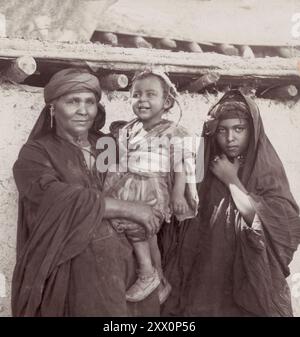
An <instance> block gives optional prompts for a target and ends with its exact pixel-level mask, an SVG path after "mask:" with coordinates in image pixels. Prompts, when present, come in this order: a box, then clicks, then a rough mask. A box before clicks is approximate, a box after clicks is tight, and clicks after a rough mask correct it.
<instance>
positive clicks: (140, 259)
mask: <svg viewBox="0 0 300 337" xmlns="http://www.w3.org/2000/svg"><path fill="white" fill-rule="evenodd" d="M132 245H133V249H134V252H135V256H136V259H137V263H138V268H139V274H140V275H142V276H143V275H149V274H152V273H153V265H152V259H151V251H150V244H149V242H148V241H138V242H132Z"/></svg>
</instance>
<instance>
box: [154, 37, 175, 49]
mask: <svg viewBox="0 0 300 337" xmlns="http://www.w3.org/2000/svg"><path fill="white" fill-rule="evenodd" d="M155 47H156V48H159V49H167V50H169V49H176V48H177V43H176V41H175V40H172V39H167V38H164V39H159V40H158V41H157V42H156V44H155Z"/></svg>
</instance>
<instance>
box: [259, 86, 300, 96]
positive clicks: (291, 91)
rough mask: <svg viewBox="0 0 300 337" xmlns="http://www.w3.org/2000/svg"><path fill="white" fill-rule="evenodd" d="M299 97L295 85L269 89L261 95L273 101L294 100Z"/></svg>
mask: <svg viewBox="0 0 300 337" xmlns="http://www.w3.org/2000/svg"><path fill="white" fill-rule="evenodd" d="M297 95H298V89H297V87H296V86H295V85H292V84H290V85H285V86H278V87H273V88H268V89H266V90H264V91H263V92H261V93H260V94H259V96H260V97H262V98H271V99H292V98H295V97H296V96H297Z"/></svg>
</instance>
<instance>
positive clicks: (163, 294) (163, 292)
mask: <svg viewBox="0 0 300 337" xmlns="http://www.w3.org/2000/svg"><path fill="white" fill-rule="evenodd" d="M171 291H172V286H171V284H170V283H169V282H168V281H167V279H166V278H165V277H163V278H162V280H161V283H160V286H159V289H158V298H159V304H160V305H162V304H163V303H164V302H165V301H166V299H167V298H168V297H169V295H170V293H171Z"/></svg>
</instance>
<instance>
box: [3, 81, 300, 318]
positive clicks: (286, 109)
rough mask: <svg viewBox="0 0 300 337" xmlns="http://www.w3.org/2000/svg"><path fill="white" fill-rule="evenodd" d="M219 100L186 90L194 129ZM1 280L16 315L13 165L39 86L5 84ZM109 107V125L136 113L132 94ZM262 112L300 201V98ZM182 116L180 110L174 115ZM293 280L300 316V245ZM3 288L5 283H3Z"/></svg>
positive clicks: (36, 106)
mask: <svg viewBox="0 0 300 337" xmlns="http://www.w3.org/2000/svg"><path fill="white" fill-rule="evenodd" d="M216 100H217V97H215V96H203V95H197V94H195V95H190V94H184V95H182V101H183V110H184V116H183V119H182V124H183V125H184V126H185V127H187V128H189V130H190V131H191V132H195V133H199V132H200V130H201V127H202V123H203V120H204V118H205V115H206V113H207V111H208V108H209V107H210V106H211V105H212V104H213V103H214V102H215V101H216ZM0 102H1V105H0V115H1V124H0V135H1V137H0V155H1V158H2V160H1V162H0V224H1V226H0V285H1V275H4V277H5V285H6V289H5V293H4V292H3V291H2V292H1V291H0V316H9V315H10V284H11V276H12V270H13V266H14V263H15V237H16V224H17V191H16V187H15V184H14V180H13V177H12V171H11V168H12V165H13V163H14V161H15V160H16V158H17V155H18V152H19V150H20V147H21V146H22V144H23V143H24V142H25V141H26V139H27V137H28V134H29V132H30V130H31V128H32V126H33V124H34V121H35V119H36V118H37V116H38V114H39V112H40V110H41V108H42V106H43V99H42V90H41V89H39V88H33V87H30V88H29V87H27V91H25V90H24V87H22V86H20V87H16V86H12V85H5V86H4V85H2V86H0ZM103 103H104V104H105V106H106V110H107V123H106V127H105V130H107V128H108V126H109V124H110V123H111V121H114V120H116V119H127V120H128V119H130V118H131V116H132V113H131V109H130V104H129V100H128V95H127V94H126V93H114V92H112V93H110V94H109V95H104V98H103ZM257 103H258V105H259V107H260V109H261V114H262V118H263V121H264V124H265V129H266V132H267V133H268V135H269V137H270V139H271V141H272V143H273V145H274V146H275V148H276V150H277V151H278V153H279V155H280V157H281V158H282V161H283V163H284V166H285V168H286V172H287V175H288V177H289V180H290V183H291V189H292V191H293V193H294V196H295V198H296V200H297V202H298V203H299V204H300V150H299V149H300V132H299V131H300V114H299V111H300V104H297V105H290V106H289V105H285V104H283V103H276V102H272V101H269V100H257ZM170 117H171V118H173V119H175V120H176V119H177V118H178V112H177V111H176V110H174V112H173V114H172V115H171V116H170ZM291 277H293V279H290V285H291V290H292V298H293V303H294V311H295V315H298V316H300V251H298V254H297V255H296V256H295V258H294V261H293V262H292V264H291ZM2 289H3V288H2Z"/></svg>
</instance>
